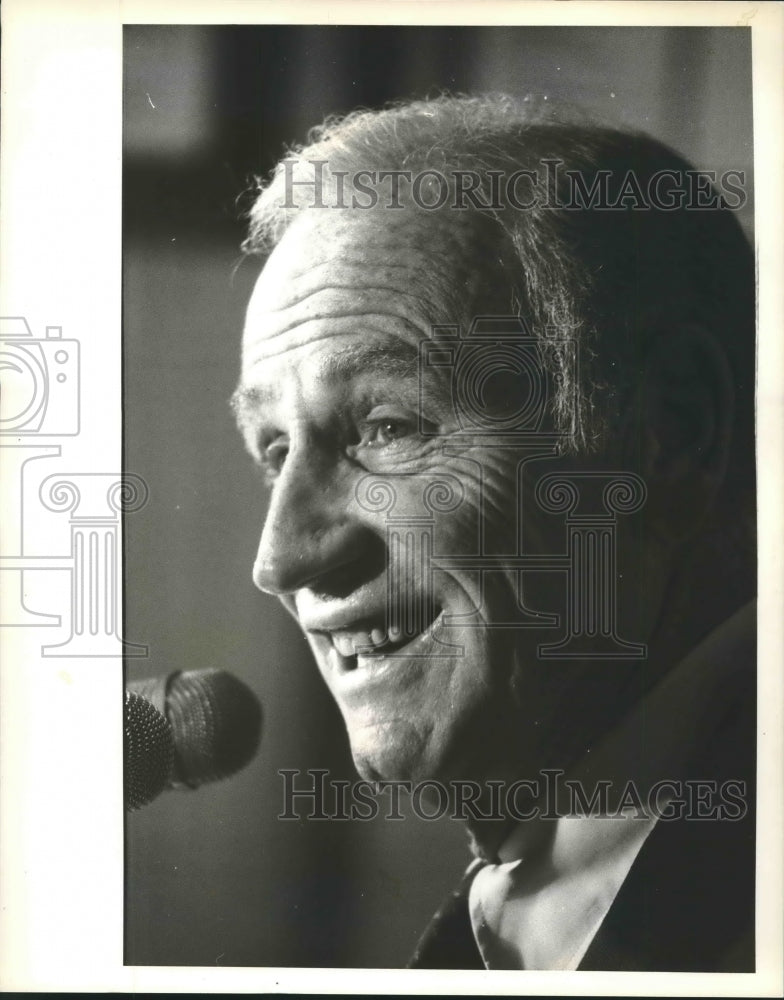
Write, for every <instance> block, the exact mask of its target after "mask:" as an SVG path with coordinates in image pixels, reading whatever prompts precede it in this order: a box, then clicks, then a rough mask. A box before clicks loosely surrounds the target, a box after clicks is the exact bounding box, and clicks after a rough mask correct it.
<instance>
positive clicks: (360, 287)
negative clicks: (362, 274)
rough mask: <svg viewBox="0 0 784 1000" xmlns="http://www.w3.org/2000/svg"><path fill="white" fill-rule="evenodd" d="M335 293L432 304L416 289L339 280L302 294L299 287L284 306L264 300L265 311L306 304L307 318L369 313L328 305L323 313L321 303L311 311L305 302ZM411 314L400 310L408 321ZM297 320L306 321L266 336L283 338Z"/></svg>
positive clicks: (276, 311) (279, 311)
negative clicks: (377, 293)
mask: <svg viewBox="0 0 784 1000" xmlns="http://www.w3.org/2000/svg"><path fill="white" fill-rule="evenodd" d="M331 292H346V293H349V295H346V296H340V295H338V299H340V298H348V297H350V295H353V296H354V297H356V298H359V299H362V298H365V297H366V296H369V295H372V294H373V293H374V292H381V293H382V294H385V295H387V296H389V297H394V299H395V300H396V302H397V303H398V304H399V303H400V300H401V299H411V300H412V302H413V303H414V304H415V305H416V306H417V307H419V309H420V310H422V312H423V313H424V312H425V310H426V308H427V306H428V305H429V303H428V302H427V301H426V300H425V298H424V297H423V296H422V295H418V294H416V293H415V292H412V291H406V290H403V289H396V288H390V287H388V286H386V285H368V284H356V285H350V284H349V285H345V284H338V283H335V282H330V283H328V284H325V285H321V286H319V287H318V288H313V289H310V290H308V291H306V292H304V293H302V292H300V291H299V290H297V291H296V292H295V293H294V294H293V295H292V297H291V299H290V300H289V301H284V302H283V303H282V304H280V305H267V304H266V302H265V303H264V312H265V315H267V316H271V315H282V314H284V313H286V312H289V311H291V310H292V309H298V308H300V307H302V308H304V309H305V318H306V319H307V320H319V319H339V318H340V317H341V315H345V316H354V315H366V314H367V313H366V312H365V311H364V310H360V311H358V312H354V311H352V310H347V309H346V310H345V312H344V311H343V310H334V309H333V310H329V306H327V307H326V308H327V310H329V311H324V312H320V311H319V310H318V306H315V307H313V308H315V311H310V307H305V303H306V302H308V300H310V299H313V298H315V297H316V296H319V295H329V293H331ZM322 308H323V307H322ZM343 308H345V307H343ZM414 312H416V310H414V311H413V312H412V315H413V314H414ZM408 313H409V310H406V309H402V308H401V309H400V312H399V314H400V316H401V318H402V319H404V320H406V321H408V315H407V314H408ZM297 322H302V320H297V319H295V320H294V321H292V322H290V323H289V324H288V325H283V326H281V328H280V329H278V330H276V331H275V332H274V333H267V334H266V336H265V338H264V339H265V340H267V341H269V340H274V339H275V338H276V337H280V336H282V335H283V334H284V333H288V331H289V330H291V329H292V327H293V326H296V325H297Z"/></svg>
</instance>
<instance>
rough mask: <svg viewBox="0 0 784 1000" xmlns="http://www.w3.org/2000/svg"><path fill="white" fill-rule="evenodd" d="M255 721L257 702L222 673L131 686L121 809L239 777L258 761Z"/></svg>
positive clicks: (189, 673) (195, 672) (258, 722)
mask: <svg viewBox="0 0 784 1000" xmlns="http://www.w3.org/2000/svg"><path fill="white" fill-rule="evenodd" d="M261 721H262V712H261V705H260V703H259V700H258V698H257V697H256V695H255V694H254V693H253V692H252V691H251V690H250V688H249V687H248V686H247V685H246V684H244V683H243V682H242V681H240V680H239V679H238V678H236V677H234V676H233V675H232V674H229V673H227V672H226V671H225V670H216V669H214V668H212V669H209V670H188V671H176V672H174V673H171V674H169V675H168V676H166V677H154V678H150V679H148V680H141V681H133V682H132V683H131V684H129V685H128V687H127V689H126V691H125V718H124V737H125V744H124V750H125V807H126V809H127V810H128V811H132V810H134V809H138V808H139V807H140V806H143V805H146V804H147V803H148V802H152V800H153V799H154V798H156V797H157V796H158V795H160V794H161V792H163V791H164V790H167V789H171V788H198V787H199V786H200V785H203V784H206V783H208V782H212V781H221V780H222V779H223V778H228V777H230V776H231V775H232V774H235V773H236V772H237V771H240V770H241V769H242V768H243V767H245V765H246V764H248V763H250V761H251V760H252V759H253V757H254V756H255V754H256V751H257V749H258V745H259V740H260V737H261Z"/></svg>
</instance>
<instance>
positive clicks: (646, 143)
mask: <svg viewBox="0 0 784 1000" xmlns="http://www.w3.org/2000/svg"><path fill="white" fill-rule="evenodd" d="M319 161H321V162H323V163H324V169H325V172H324V179H325V185H328V186H331V187H332V188H333V189H334V185H335V183H336V178H337V176H338V175H339V174H341V173H342V174H343V175H344V176H345V175H348V176H349V177H353V176H354V175H355V174H356V173H357V172H358V171H360V170H370V171H382V170H394V171H411V172H412V173H414V174H421V173H424V172H427V171H431V172H432V171H435V172H438V173H440V174H441V175H443V176H445V177H447V178H448V179H449V178H451V179H452V180H451V181H450V183H451V184H452V188H451V190H450V198H451V196H452V194H453V193H454V178H455V176H456V175H457V174H458V172H461V171H470V172H472V173H473V174H476V175H479V177H480V178H481V183H480V186H479V187H478V188H476V191H475V193H476V196H477V198H478V199H479V200H480V202H481V203H482V204H483V205H492V207H488V208H485V207H477V206H476V205H474V206H473V207H472V208H471V211H476V212H478V213H479V214H481V215H485V216H488V217H489V218H490V220H491V223H492V224H493V225H494V226H495V227H496V229H497V233H498V240H499V248H501V249H499V256H500V255H501V254H503V255H505V257H506V258H507V259H506V268H507V271H509V268H510V266H511V273H512V274H513V278H512V284H513V287H512V288H510V290H509V291H510V297H511V301H512V303H513V307H514V308H515V310H516V312H517V313H518V314H519V315H521V316H522V317H523V318H524V319H525V321H526V323H527V325H528V326H529V328H530V329H531V331H532V332H533V333H534V334H535V335H536V336H537V337H538V338H539V340H540V343H541V345H542V347H543V348H544V350H543V357H544V359H545V365H546V367H547V369H548V372H549V375H550V377H551V380H552V385H553V392H552V399H553V414H552V416H553V419H554V423H555V426H556V428H557V429H558V430H559V431H560V432H561V433H562V434H564V435H565V437H566V439H567V441H568V448H569V450H572V451H576V452H580V451H588V450H591V449H595V448H601V447H602V446H603V444H604V442H605V441H606V440H607V435H608V434H609V433H610V432H611V430H612V427H613V425H614V424H615V423H616V421H617V419H618V418H619V415H620V413H621V412H622V409H623V406H624V405H625V403H626V401H627V399H628V393H629V391H630V390H631V389H632V388H633V387H634V385H635V384H636V382H637V381H638V379H639V375H640V372H641V370H642V366H643V358H644V352H645V349H646V345H647V344H648V343H649V342H650V339H651V337H653V336H656V335H658V334H659V333H662V332H665V330H666V329H667V328H668V326H671V325H672V323H673V320H674V319H676V318H677V321H678V322H680V323H702V324H705V325H708V326H709V327H710V328H711V329H713V330H714V331H715V332H716V333H717V334H718V336H719V337H720V339H721V340H722V341H723V343H724V346H725V349H726V351H727V354H728V357H729V360H730V365H731V367H732V370H733V374H734V380H735V385H736V394H738V398H739V401H740V402H742V406H741V408H742V409H743V407H744V406H745V411H746V416H745V420H746V423H747V425H748V427H751V428H753V382H754V280H753V260H752V258H751V254H750V248H749V247H748V244H747V242H746V240H745V237H744V236H743V233H742V231H741V229H740V227H739V225H738V223H737V221H736V219H735V218H734V217H733V214H732V212H730V211H728V210H726V208H725V207H724V206H722V205H719V206H718V207H717V208H715V209H714V210H701V211H690V210H689V208H688V207H678V208H676V209H675V210H671V211H663V210H660V209H657V208H650V207H649V208H648V209H647V210H642V211H640V210H635V209H634V208H631V207H622V208H621V210H615V211H604V210H602V209H597V208H593V207H591V206H590V205H588V206H586V205H581V206H580V205H578V206H571V207H566V208H564V207H562V206H563V205H564V204H567V205H568V204H569V193H568V192H567V191H566V190H565V188H564V183H565V180H564V179H565V178H567V177H568V176H569V175H570V174H575V173H576V174H578V175H579V176H580V177H581V178H582V182H583V183H584V185H585V188H587V189H590V187H591V185H592V184H593V183H594V182H595V181H596V179H597V178H600V177H601V176H602V175H603V174H605V173H609V174H610V176H611V178H612V179H611V181H610V183H611V184H612V185H614V190H616V191H618V190H619V189H620V185H621V184H622V182H623V178H625V177H626V176H627V175H628V173H629V172H630V171H631V172H632V173H633V174H634V175H635V177H636V179H637V181H638V182H639V184H640V185H641V186H642V188H643V189H644V188H645V185H646V183H648V181H649V180H650V178H651V177H653V176H654V175H655V174H656V173H657V172H660V171H676V172H679V173H681V174H683V173H684V172H689V171H692V172H693V168H692V167H691V166H690V164H688V163H687V162H686V161H685V160H683V159H682V158H681V157H680V156H678V155H677V154H676V153H674V152H673V151H672V150H670V149H668V148H667V147H665V146H664V145H662V144H661V143H659V142H656V141H655V140H653V139H650V138H649V137H647V136H645V135H642V134H638V133H626V132H621V131H619V130H616V129H613V128H608V127H605V126H600V125H595V124H587V123H586V122H585V120H584V119H578V118H577V117H576V116H575V115H573V114H572V113H568V114H564V113H563V112H561V111H557V110H553V109H552V108H550V107H548V106H547V105H542V104H540V103H537V102H534V101H531V100H528V99H515V98H511V97H508V96H505V95H500V96H482V97H451V96H441V97H437V98H433V99H427V100H418V101H412V102H407V103H400V104H395V105H392V106H390V107H387V108H385V109H384V110H381V111H367V110H360V111H355V112H353V113H351V114H349V115H346V116H345V117H342V118H334V117H331V118H328V119H327V120H326V121H325V122H324V123H323V124H322V125H320V126H317V127H316V128H314V129H312V130H311V132H310V133H309V135H308V139H307V142H306V143H305V144H303V145H300V146H296V147H294V148H292V149H291V150H289V152H288V153H287V155H286V157H284V159H283V160H281V162H280V163H279V164H278V165H277V167H276V168H275V170H274V171H273V173H272V175H271V178H270V179H269V180H268V181H258V182H257V188H256V193H255V201H254V203H253V205H252V208H251V209H250V212H249V213H248V217H249V222H250V226H249V233H248V236H247V239H246V240H245V242H244V244H243V249H244V250H245V252H246V253H250V254H262V255H264V254H267V253H268V252H269V251H270V250H271V249H272V248H273V247H274V246H275V245H276V243H277V242H278V241H279V240H280V239H281V237H282V235H283V233H284V232H285V231H286V229H287V227H288V226H289V224H290V223H291V221H292V220H293V218H295V217H296V216H297V214H300V213H301V210H302V206H301V205H300V204H298V203H296V202H294V203H292V201H291V198H290V197H287V195H286V192H285V190H284V188H285V181H286V176H287V171H288V176H289V177H291V176H292V175H291V170H292V169H296V170H303V169H304V168H305V167H307V166H309V165H310V166H311V167H312V164H313V163H316V162H319ZM554 161H557V162H558V163H560V164H562V166H563V168H564V171H563V172H562V174H561V175H560V177H559V179H558V180H557V185H558V192H559V198H558V205H557V206H556V207H554V206H553V205H552V204H548V203H547V202H541V201H540V202H537V203H536V204H534V205H532V206H530V207H528V206H526V208H525V210H520V208H519V207H518V206H517V205H515V204H513V203H512V202H511V201H510V200H509V198H508V196H507V195H508V193H507V192H501V201H500V203H498V202H497V201H496V199H495V197H493V196H492V195H493V194H494V192H491V183H492V175H493V173H494V172H495V173H497V172H501V173H503V174H506V175H510V174H512V173H514V172H519V171H530V172H532V174H535V175H536V177H537V178H544V175H545V173H546V171H547V169H548V166H547V165H548V163H549V164H552V163H553V162H554ZM292 162H293V165H294V166H293V167H292ZM311 176H312V174H311ZM495 194H497V192H496V193H495ZM406 207H410V206H406ZM440 210H441V211H449V210H450V209H449V206H447V207H444V208H442V209H440ZM493 263H494V262H493ZM485 266H486V265H485ZM496 270H497V268H496ZM565 339H576V340H577V342H578V343H579V354H578V356H579V364H578V363H577V361H576V359H575V355H573V354H572V353H571V352H569V351H564V350H562V349H560V347H559V345H560V344H563V342H564V340H565ZM741 397H742V398H741ZM749 419H750V420H751V423H750V424H748V420H749ZM748 427H747V429H748Z"/></svg>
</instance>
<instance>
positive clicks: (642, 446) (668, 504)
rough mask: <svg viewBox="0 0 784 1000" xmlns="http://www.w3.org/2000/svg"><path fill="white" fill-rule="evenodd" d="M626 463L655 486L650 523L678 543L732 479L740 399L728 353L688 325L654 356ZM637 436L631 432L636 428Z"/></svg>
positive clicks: (662, 339)
mask: <svg viewBox="0 0 784 1000" xmlns="http://www.w3.org/2000/svg"><path fill="white" fill-rule="evenodd" d="M635 411H636V414H635V416H636V419H634V420H633V421H632V424H634V425H636V427H635V428H634V431H633V433H632V434H631V435H630V436H627V440H626V442H625V443H626V448H627V449H628V454H627V458H628V460H629V461H630V462H632V463H633V467H635V468H637V469H638V470H639V471H640V473H641V475H642V476H643V478H644V479H645V480H646V483H647V485H648V491H649V497H648V504H647V505H646V506H648V509H649V517H651V518H653V523H654V524H656V526H657V527H658V528H660V529H662V530H663V532H664V533H665V534H666V535H668V536H669V537H670V538H672V539H676V538H679V537H683V536H684V535H685V534H689V533H691V531H692V530H694V529H695V528H697V527H698V526H699V524H700V522H701V521H702V520H704V518H705V516H706V514H707V513H708V510H709V509H710V506H711V504H712V502H713V500H714V498H715V496H716V494H717V492H718V490H719V489H720V487H721V485H722V482H723V481H724V477H725V475H726V471H727V463H728V459H729V452H730V443H731V438H732V426H733V420H734V391H733V383H732V374H731V370H730V366H729V363H728V361H727V356H726V354H725V352H724V349H723V347H722V345H721V344H720V343H719V341H718V340H717V339H716V337H714V336H713V335H712V334H711V333H710V332H709V331H707V330H705V329H704V328H702V327H699V326H693V325H683V326H680V327H677V328H676V329H674V330H673V331H671V332H668V333H666V334H659V336H657V337H656V338H655V339H654V340H653V341H652V343H651V346H650V349H649V350H648V351H647V354H646V359H645V366H644V370H643V378H642V382H641V384H640V386H639V390H638V399H637V405H636V406H635ZM630 429H631V428H630Z"/></svg>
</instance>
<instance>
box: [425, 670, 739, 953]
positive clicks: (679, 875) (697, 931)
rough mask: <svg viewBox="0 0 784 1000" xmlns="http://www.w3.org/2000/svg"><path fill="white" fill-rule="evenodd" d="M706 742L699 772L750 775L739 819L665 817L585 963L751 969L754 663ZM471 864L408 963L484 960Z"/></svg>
mask: <svg viewBox="0 0 784 1000" xmlns="http://www.w3.org/2000/svg"><path fill="white" fill-rule="evenodd" d="M746 676H747V681H746V683H745V684H744V688H743V691H742V694H741V695H740V696H737V697H736V696H733V698H732V700H731V704H730V706H729V708H728V709H727V710H726V711H725V713H724V714H723V716H722V718H721V719H719V720H718V724H717V727H716V729H715V731H714V734H713V737H712V739H711V740H710V743H709V745H707V746H705V747H703V748H702V750H701V751H700V753H699V754H698V755H697V756H695V757H694V758H693V759H692V760H691V761H690V762H688V765H687V768H686V770H687V772H688V773H689V774H691V775H693V776H694V777H695V778H699V779H700V780H702V779H705V780H713V781H716V782H717V783H718V785H721V783H722V782H724V781H727V780H735V781H743V782H745V784H746V803H747V811H746V813H745V815H744V816H743V818H742V819H738V820H728V819H721V820H717V819H702V820H700V819H678V820H669V821H664V820H659V821H658V822H657V823H656V826H655V827H654V829H653V831H652V833H651V834H650V836H649V837H648V838H647V840H646V841H645V843H644V844H643V847H642V849H641V850H640V853H639V854H638V856H637V858H636V859H635V861H634V864H633V865H632V868H631V870H630V872H629V874H628V876H627V877H626V879H625V881H624V883H623V885H622V886H621V889H620V891H619V893H618V895H617V896H616V898H615V900H614V902H613V904H612V906H611V907H610V910H609V912H608V913H607V915H606V917H605V919H604V921H603V922H602V924H601V926H600V928H599V931H598V932H597V934H596V936H595V938H594V939H593V941H592V942H591V944H590V946H589V948H588V951H587V952H586V954H585V956H584V957H583V960H582V962H581V963H580V966H579V968H580V969H585V970H602V971H611V970H624V971H650V972H753V971H754V915H755V906H754V904H755V865H756V856H755V795H754V788H755V776H756V683H755V674H754V671H753V670H752V669H750V670H749V671H748V673H747V675H746ZM474 875H475V872H474V873H472V875H471V876H469V877H466V878H465V879H464V881H463V883H462V884H461V885H460V886H459V887H458V889H457V890H455V892H453V893H452V894H451V896H450V897H449V899H448V900H447V901H446V902H445V904H444V905H443V906H442V908H441V909H440V910H439V911H438V913H437V914H436V916H435V917H434V918H433V920H432V921H431V923H430V925H429V926H428V928H427V930H426V931H425V934H424V935H423V937H422V938H421V940H420V942H419V945H418V947H417V950H416V953H415V955H414V957H413V959H412V960H411V962H410V963H409V965H410V967H411V968H453V969H481V968H484V963H483V961H482V958H481V955H480V953H479V949H478V948H477V945H476V943H475V941H474V936H473V931H472V929H471V924H470V918H469V914H468V890H469V888H470V883H471V881H472V879H473V876H474Z"/></svg>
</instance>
